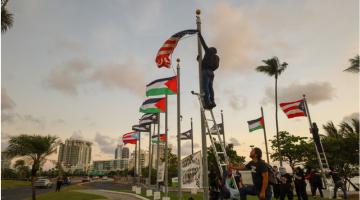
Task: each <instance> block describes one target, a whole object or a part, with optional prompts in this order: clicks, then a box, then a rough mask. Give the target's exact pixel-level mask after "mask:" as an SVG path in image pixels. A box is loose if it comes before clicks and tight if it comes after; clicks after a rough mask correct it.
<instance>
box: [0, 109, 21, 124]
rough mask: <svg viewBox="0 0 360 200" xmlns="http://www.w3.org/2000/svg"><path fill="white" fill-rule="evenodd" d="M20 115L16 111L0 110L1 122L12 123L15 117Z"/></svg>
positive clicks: (19, 117)
mask: <svg viewBox="0 0 360 200" xmlns="http://www.w3.org/2000/svg"><path fill="white" fill-rule="evenodd" d="M21 118H22V117H21V115H19V114H17V113H12V112H10V113H8V112H1V122H4V123H5V122H7V123H14V122H15V121H16V120H17V119H21Z"/></svg>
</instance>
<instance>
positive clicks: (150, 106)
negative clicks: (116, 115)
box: [140, 97, 166, 113]
mask: <svg viewBox="0 0 360 200" xmlns="http://www.w3.org/2000/svg"><path fill="white" fill-rule="evenodd" d="M165 102H166V99H165V97H162V98H151V99H147V100H145V101H144V103H143V104H142V105H141V107H140V112H142V113H160V112H165V111H166V108H165Z"/></svg>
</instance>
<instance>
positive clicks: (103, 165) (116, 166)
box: [91, 159, 129, 172]
mask: <svg viewBox="0 0 360 200" xmlns="http://www.w3.org/2000/svg"><path fill="white" fill-rule="evenodd" d="M128 165H129V160H128V159H115V160H101V161H94V162H93V165H92V169H91V170H93V171H97V172H109V171H122V170H125V169H128Z"/></svg>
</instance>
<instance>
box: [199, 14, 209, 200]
mask: <svg viewBox="0 0 360 200" xmlns="http://www.w3.org/2000/svg"><path fill="white" fill-rule="evenodd" d="M200 13H201V11H200V9H197V10H196V27H197V31H198V33H201V19H200ZM198 62H199V91H200V95H203V93H204V91H203V87H202V84H203V82H202V76H201V75H202V69H201V65H202V46H201V42H200V36H199V35H198ZM200 123H201V143H202V144H201V146H202V166H203V168H202V174H203V189H204V193H203V195H204V196H203V199H204V200H208V199H209V177H208V176H207V175H208V162H207V144H206V131H205V126H204V123H205V119H204V116H203V115H202V114H201V108H200Z"/></svg>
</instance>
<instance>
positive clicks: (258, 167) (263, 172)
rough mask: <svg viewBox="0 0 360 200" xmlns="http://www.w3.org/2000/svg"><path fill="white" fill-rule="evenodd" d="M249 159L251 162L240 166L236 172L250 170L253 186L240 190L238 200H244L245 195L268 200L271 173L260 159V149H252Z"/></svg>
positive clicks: (269, 197) (270, 194)
mask: <svg viewBox="0 0 360 200" xmlns="http://www.w3.org/2000/svg"><path fill="white" fill-rule="evenodd" d="M250 158H251V159H252V160H251V161H250V162H249V163H248V164H247V165H240V166H239V167H238V168H237V169H238V170H251V175H252V180H253V184H254V185H248V186H245V187H243V188H241V189H240V200H246V196H247V195H256V196H258V198H259V200H270V199H271V196H272V192H271V186H270V181H269V179H270V178H269V177H270V176H271V177H273V172H270V170H269V168H270V167H269V165H268V164H267V163H266V162H265V161H264V160H262V159H261V158H262V151H261V149H259V148H257V147H255V148H253V149H252V150H251V152H250ZM270 174H272V175H270ZM273 178H274V177H273Z"/></svg>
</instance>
